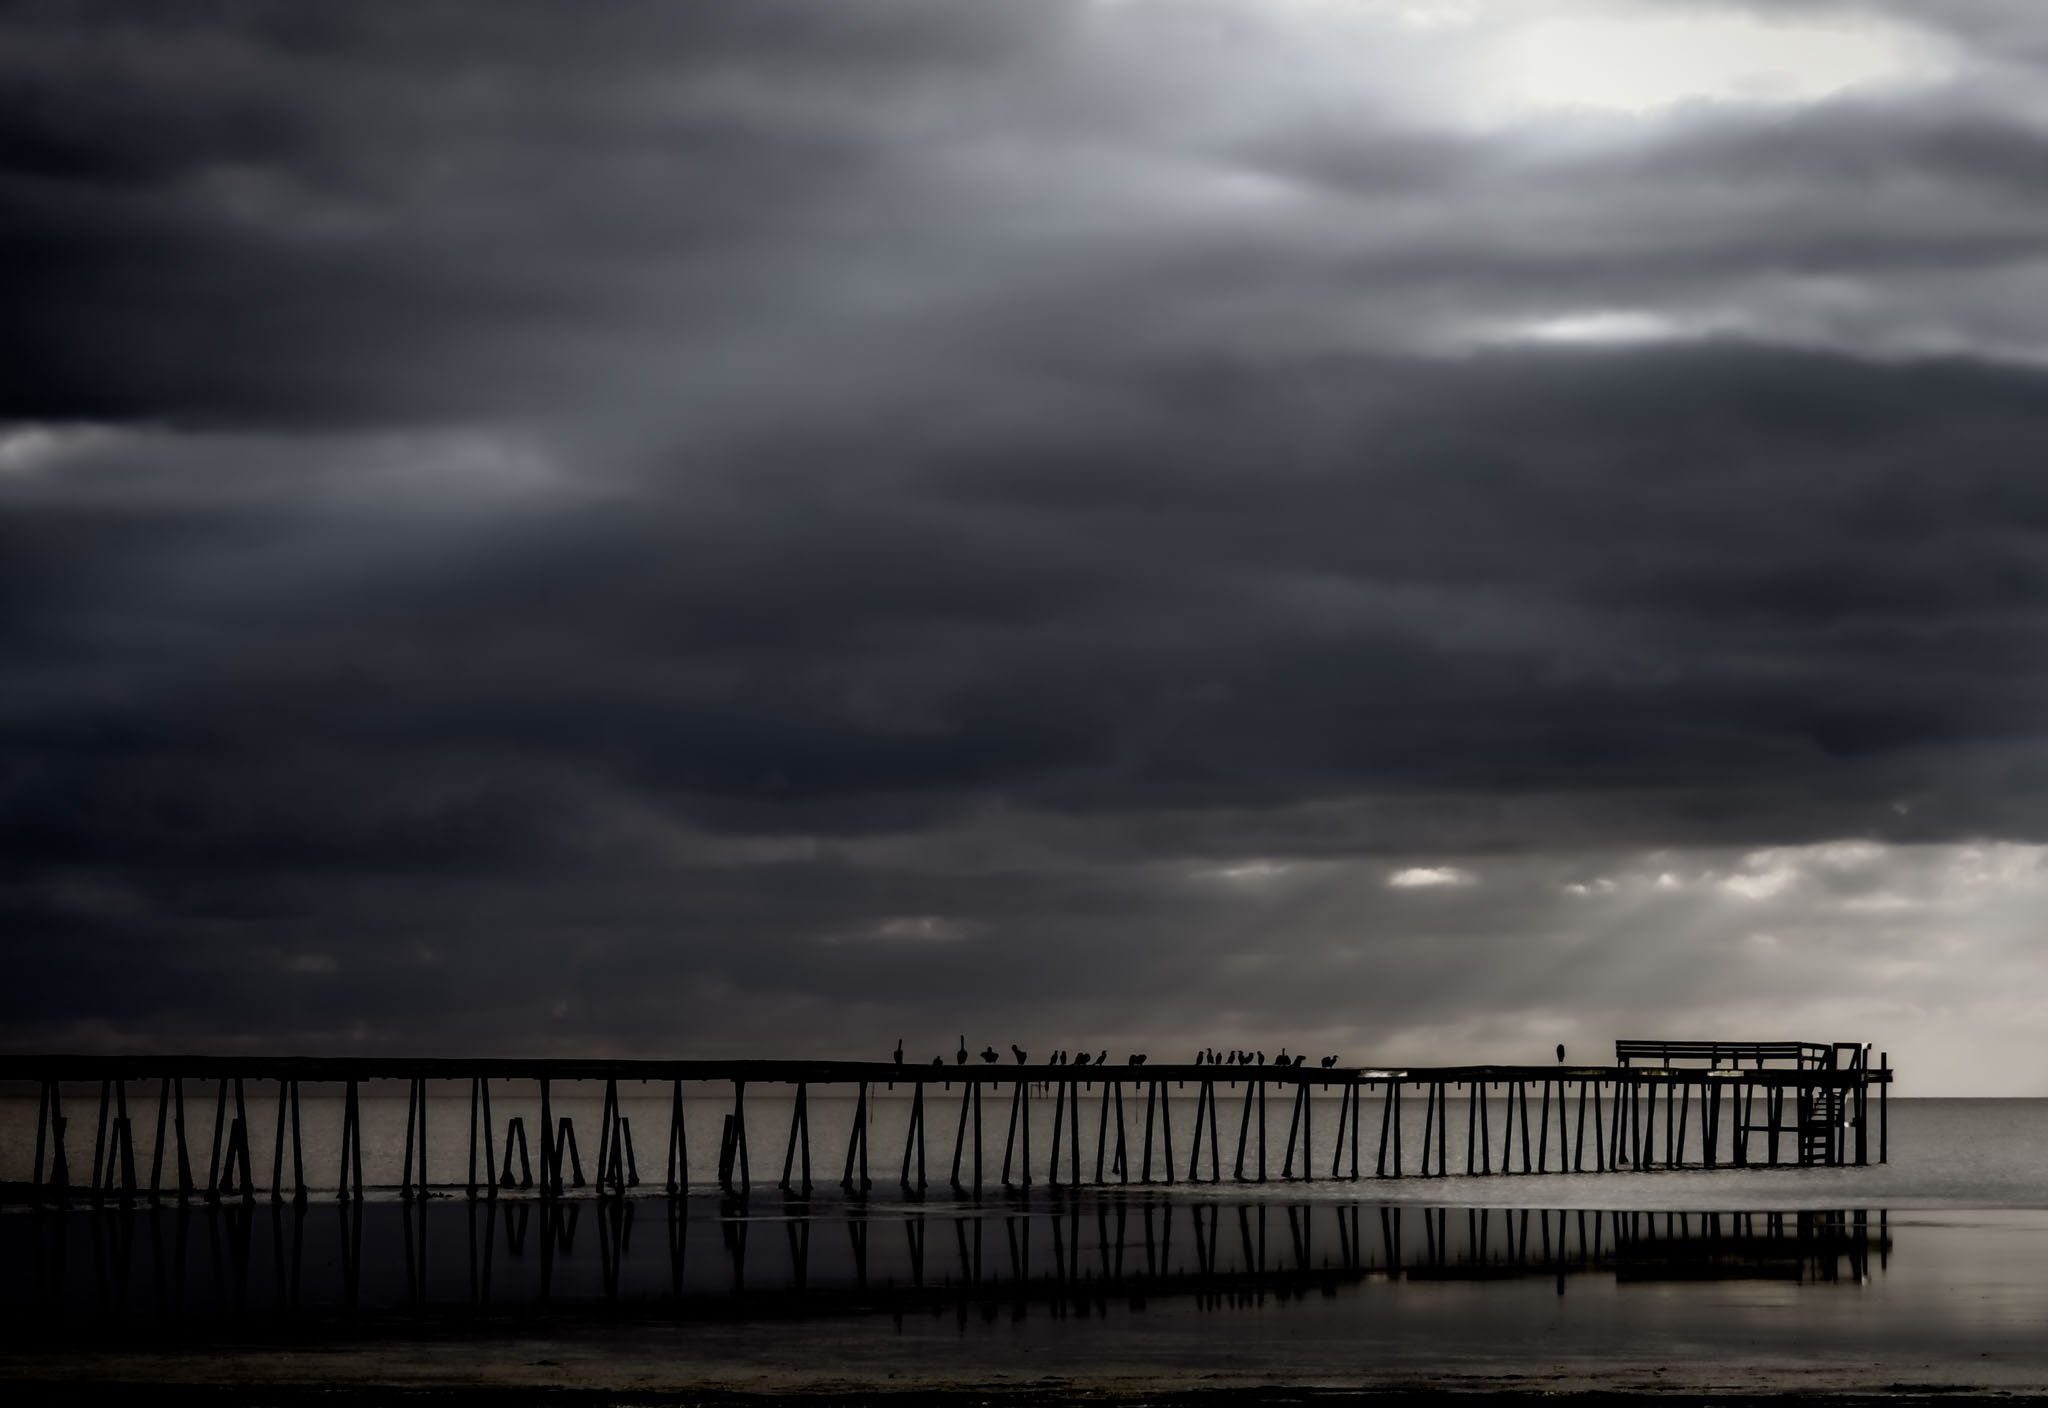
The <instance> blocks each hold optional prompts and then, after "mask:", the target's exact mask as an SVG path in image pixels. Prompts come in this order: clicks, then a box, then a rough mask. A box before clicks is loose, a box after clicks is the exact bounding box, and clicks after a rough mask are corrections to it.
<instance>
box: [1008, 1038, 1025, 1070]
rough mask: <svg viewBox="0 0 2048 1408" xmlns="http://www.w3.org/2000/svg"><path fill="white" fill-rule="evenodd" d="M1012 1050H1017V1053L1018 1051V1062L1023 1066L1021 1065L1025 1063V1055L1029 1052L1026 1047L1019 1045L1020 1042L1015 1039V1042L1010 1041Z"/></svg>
mask: <svg viewBox="0 0 2048 1408" xmlns="http://www.w3.org/2000/svg"><path fill="white" fill-rule="evenodd" d="M1010 1050H1012V1051H1014V1052H1016V1053H1017V1064H1018V1065H1020V1066H1021V1065H1023V1064H1024V1057H1025V1056H1026V1055H1027V1054H1028V1053H1027V1052H1026V1051H1025V1050H1024V1048H1023V1047H1021V1046H1019V1045H1018V1044H1017V1043H1016V1042H1014V1041H1013V1042H1011V1043H1010Z"/></svg>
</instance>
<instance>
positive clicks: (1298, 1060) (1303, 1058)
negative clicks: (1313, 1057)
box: [1294, 1054, 1308, 1066]
mask: <svg viewBox="0 0 2048 1408" xmlns="http://www.w3.org/2000/svg"><path fill="white" fill-rule="evenodd" d="M1294 1064H1295V1065H1297V1066H1306V1065H1307V1064H1308V1057H1307V1055H1306V1054H1304V1055H1300V1056H1297V1057H1295V1058H1294Z"/></svg>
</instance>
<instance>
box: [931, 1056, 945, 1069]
mask: <svg viewBox="0 0 2048 1408" xmlns="http://www.w3.org/2000/svg"><path fill="white" fill-rule="evenodd" d="M932 1064H933V1065H934V1066H937V1067H938V1068H939V1069H940V1070H942V1071H943V1070H944V1069H945V1068H946V1058H945V1057H943V1056H934V1057H932Z"/></svg>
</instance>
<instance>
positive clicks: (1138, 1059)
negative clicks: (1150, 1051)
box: [1131, 1051, 1145, 1066]
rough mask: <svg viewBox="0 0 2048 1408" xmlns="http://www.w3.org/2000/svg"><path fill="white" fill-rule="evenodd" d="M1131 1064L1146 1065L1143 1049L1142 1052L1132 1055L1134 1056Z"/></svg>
mask: <svg viewBox="0 0 2048 1408" xmlns="http://www.w3.org/2000/svg"><path fill="white" fill-rule="evenodd" d="M1131 1064H1132V1065H1133V1066H1142V1065H1144V1064H1145V1053H1144V1052H1142V1051H1140V1052H1138V1053H1137V1054H1136V1055H1134V1056H1132V1057H1131Z"/></svg>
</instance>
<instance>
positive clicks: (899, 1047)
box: [896, 1036, 903, 1066]
mask: <svg viewBox="0 0 2048 1408" xmlns="http://www.w3.org/2000/svg"><path fill="white" fill-rule="evenodd" d="M896 1064H897V1065H899V1066H900V1065H902V1064H903V1038H902V1037H900V1036H899V1037H897V1038H896Z"/></svg>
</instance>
